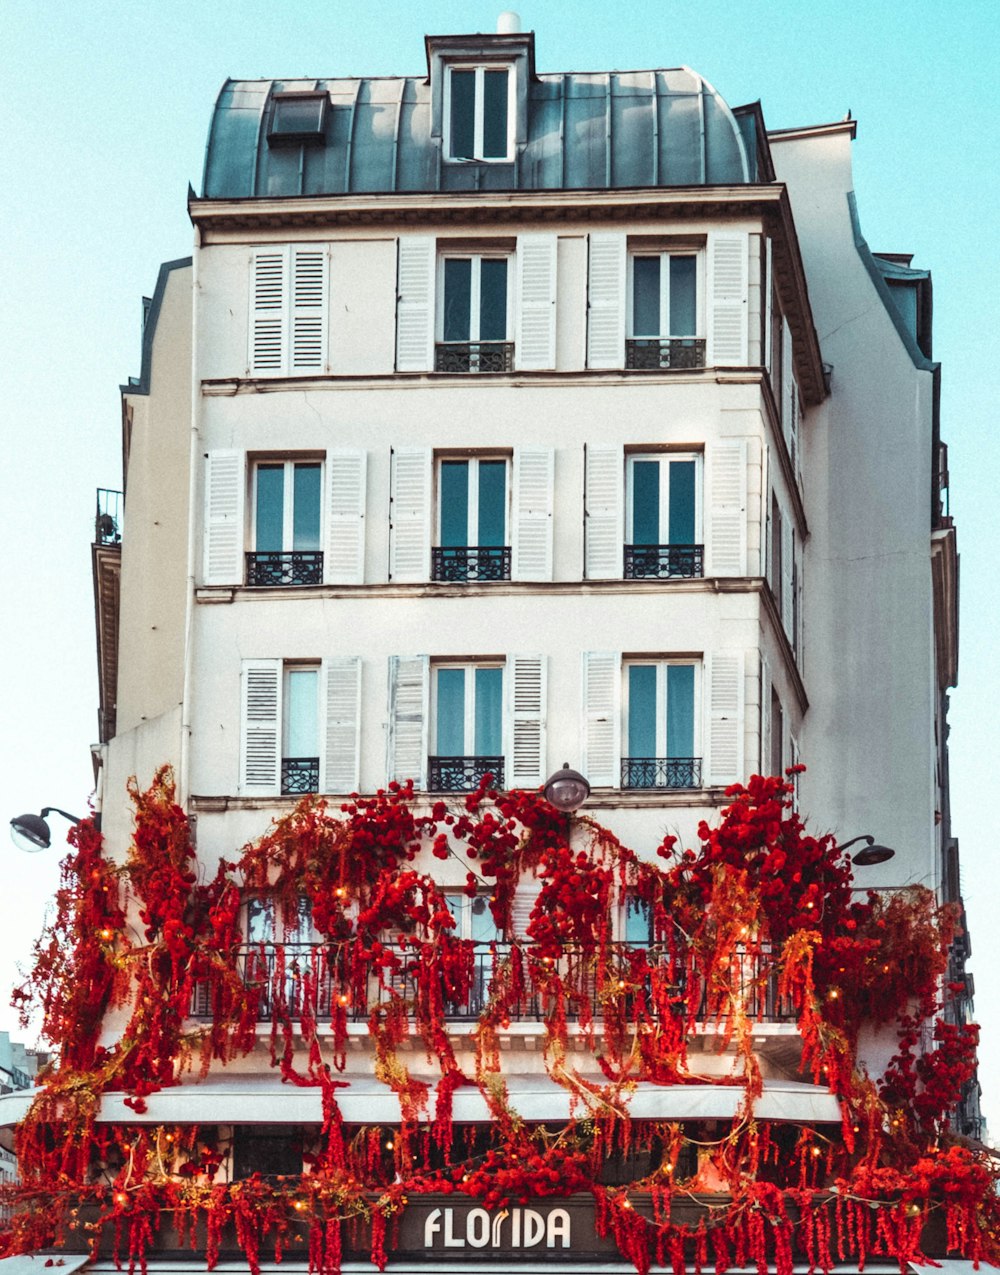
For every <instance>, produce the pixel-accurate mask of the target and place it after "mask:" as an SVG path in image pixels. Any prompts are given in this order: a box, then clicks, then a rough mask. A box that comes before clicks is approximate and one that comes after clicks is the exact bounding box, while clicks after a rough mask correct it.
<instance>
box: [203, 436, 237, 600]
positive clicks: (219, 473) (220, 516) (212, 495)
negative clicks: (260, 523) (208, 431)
mask: <svg viewBox="0 0 1000 1275" xmlns="http://www.w3.org/2000/svg"><path fill="white" fill-rule="evenodd" d="M245 490H246V477H245V461H244V453H243V452H241V451H233V450H229V449H226V450H218V451H211V452H209V453H208V460H207V462H206V466H205V564H204V582H205V584H242V583H243V538H244V515H243V504H244V492H245Z"/></svg>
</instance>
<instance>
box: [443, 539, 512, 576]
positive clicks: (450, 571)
mask: <svg viewBox="0 0 1000 1275" xmlns="http://www.w3.org/2000/svg"><path fill="white" fill-rule="evenodd" d="M431 579H432V580H437V581H440V582H441V583H444V584H466V583H469V584H480V583H482V582H484V581H492V580H509V579H510V547H509V546H498V547H493V546H489V547H487V546H481V545H480V546H476V545H461V546H450V545H449V546H444V547H438V546H435V547H434V548H432V549H431Z"/></svg>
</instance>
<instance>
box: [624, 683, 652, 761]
mask: <svg viewBox="0 0 1000 1275" xmlns="http://www.w3.org/2000/svg"><path fill="white" fill-rule="evenodd" d="M628 755H629V757H655V756H656V667H655V665H653V664H631V665H629V670H628Z"/></svg>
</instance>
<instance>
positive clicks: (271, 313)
mask: <svg viewBox="0 0 1000 1275" xmlns="http://www.w3.org/2000/svg"><path fill="white" fill-rule="evenodd" d="M287 273H288V254H287V252H286V250H285V249H284V248H268V249H266V250H265V249H261V250H260V251H259V252H254V253H253V254H252V255H251V257H250V325H249V348H248V353H247V364H248V368H247V370H248V371H249V373H250V374H251V375H252V376H280V375H281V374H282V373H283V372H284V370H285V361H286V358H287V324H286V322H285V307H286V304H287V299H288V277H287Z"/></svg>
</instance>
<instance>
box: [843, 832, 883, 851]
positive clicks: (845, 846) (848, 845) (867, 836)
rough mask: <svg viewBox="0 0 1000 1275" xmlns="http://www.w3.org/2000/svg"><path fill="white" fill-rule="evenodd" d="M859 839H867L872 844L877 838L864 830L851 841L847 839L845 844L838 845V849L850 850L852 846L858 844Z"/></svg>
mask: <svg viewBox="0 0 1000 1275" xmlns="http://www.w3.org/2000/svg"><path fill="white" fill-rule="evenodd" d="M859 841H866V842H867V843H868V844H869V845H870V846H873V845H874V844H875V838H874V837H873V836H871V835H870V834H869V833H867V832H863V833H862V834H861V836H860V837H852V838H851V839H850V841H845V842H844V844H843V845H838V846H837V849H838V850H849V849H850V848H851V846H853V845H857V843H858V842H859Z"/></svg>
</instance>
